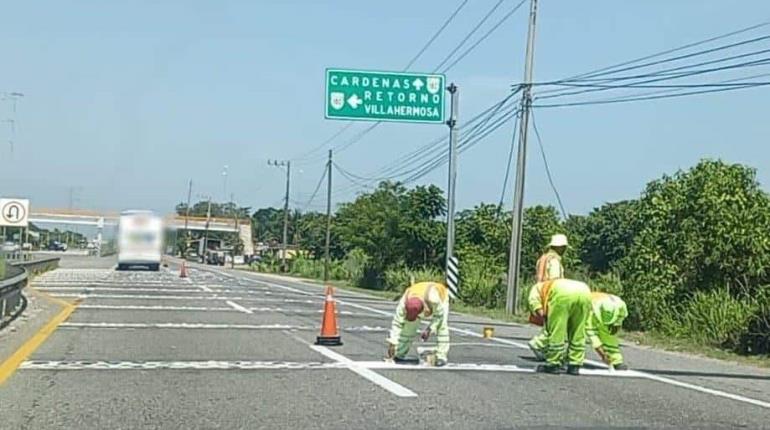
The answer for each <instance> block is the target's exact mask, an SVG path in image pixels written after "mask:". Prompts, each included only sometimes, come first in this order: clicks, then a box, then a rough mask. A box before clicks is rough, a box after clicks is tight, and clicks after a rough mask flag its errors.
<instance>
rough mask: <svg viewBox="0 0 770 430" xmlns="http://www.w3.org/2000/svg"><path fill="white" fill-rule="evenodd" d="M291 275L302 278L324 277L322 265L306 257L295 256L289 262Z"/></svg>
mask: <svg viewBox="0 0 770 430" xmlns="http://www.w3.org/2000/svg"><path fill="white" fill-rule="evenodd" d="M290 267H291V273H293V274H295V275H299V276H301V277H303V278H313V279H321V278H323V275H324V263H323V261H319V260H312V259H309V258H307V257H303V256H301V255H300V256H297V258H295V259H294V260H292V261H291V266H290Z"/></svg>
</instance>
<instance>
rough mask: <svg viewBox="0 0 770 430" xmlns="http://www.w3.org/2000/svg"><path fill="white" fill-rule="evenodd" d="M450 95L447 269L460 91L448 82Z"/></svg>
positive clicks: (451, 245) (451, 244)
mask: <svg viewBox="0 0 770 430" xmlns="http://www.w3.org/2000/svg"><path fill="white" fill-rule="evenodd" d="M446 90H447V91H449V94H450V95H451V99H452V102H451V109H452V110H451V112H450V114H449V120H448V121H447V122H446V124H447V125H448V126H449V185H448V186H447V211H446V261H445V269H446V270H447V271H448V266H449V259H450V258H452V256H453V255H454V247H455V184H456V183H457V135H458V134H459V131H460V130H459V127H458V126H457V114H458V112H457V111H458V108H459V104H460V92H459V89H458V88H457V85H455V84H454V83H451V84H449V86H448V87H447V88H446Z"/></svg>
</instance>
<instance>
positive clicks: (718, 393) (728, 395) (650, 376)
mask: <svg viewBox="0 0 770 430" xmlns="http://www.w3.org/2000/svg"><path fill="white" fill-rule="evenodd" d="M337 301H338V302H339V303H342V304H347V305H348V306H352V307H355V308H359V309H362V310H368V311H370V312H375V313H379V314H386V315H389V313H388V312H385V311H381V310H379V309H376V308H372V307H370V306H366V305H359V304H356V303H349V302H344V301H343V300H337ZM450 331H453V332H456V333H460V334H464V335H468V336H473V337H479V338H482V337H483V336H482V335H481V334H480V333H476V332H473V331H470V330H465V329H461V328H455V327H450ZM490 340H492V341H493V342H499V343H502V344H507V345H512V346H515V347H518V348H521V349H529V346H528V345H526V344H523V343H520V342H515V341H512V340H508V339H500V338H497V337H492V338H490ZM586 363H588V364H591V365H594V366H598V367H603V368H605V369H581V370H580V371H581V373H582V374H584V375H590V374H598V373H596V372H598V371H600V370H605V371H607V370H606V368H607V365H606V364H604V363H602V362H598V361H594V360H586ZM611 373H613V375H614V376H630V375H628V373H633V374H634V375H635V376H637V377H639V378H644V379H649V380H651V381H657V382H662V383H664V384H669V385H673V386H677V387H681V388H686V389H690V390H694V391H698V392H701V393H706V394H711V395H714V396H717V397H723V398H727V399H732V400H736V401H739V402H743V403H748V404H751V405H755V406H760V407H763V408H768V409H770V403H768V402H763V401H761V400H757V399H753V398H750V397H744V396H740V395H737V394H732V393H727V392H724V391H721V390H715V389H712V388H707V387H703V386H700V385H697V384H690V383H686V382H681V381H677V380H675V379H671V378H664V377H661V376H657V375H653V374H651V373H647V372H639V371H629V372H611Z"/></svg>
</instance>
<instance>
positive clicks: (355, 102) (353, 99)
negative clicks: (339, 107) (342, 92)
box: [348, 94, 364, 109]
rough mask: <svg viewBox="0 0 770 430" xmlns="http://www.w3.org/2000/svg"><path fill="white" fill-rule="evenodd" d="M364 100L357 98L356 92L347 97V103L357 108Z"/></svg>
mask: <svg viewBox="0 0 770 430" xmlns="http://www.w3.org/2000/svg"><path fill="white" fill-rule="evenodd" d="M363 102H364V101H363V100H361V99H359V98H358V94H353V95H352V96H350V97H348V104H349V105H350V107H352V108H353V109H358V106H359V105H360V104H361V103H363Z"/></svg>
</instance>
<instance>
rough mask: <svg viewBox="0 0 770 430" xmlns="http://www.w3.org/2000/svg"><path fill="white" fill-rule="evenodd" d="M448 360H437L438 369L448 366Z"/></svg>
mask: <svg viewBox="0 0 770 430" xmlns="http://www.w3.org/2000/svg"><path fill="white" fill-rule="evenodd" d="M446 363H447V361H446V359H445V358H437V359H436V367H444V366H446Z"/></svg>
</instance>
